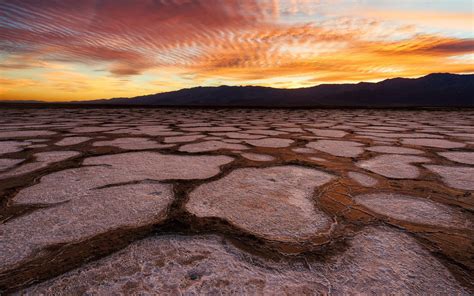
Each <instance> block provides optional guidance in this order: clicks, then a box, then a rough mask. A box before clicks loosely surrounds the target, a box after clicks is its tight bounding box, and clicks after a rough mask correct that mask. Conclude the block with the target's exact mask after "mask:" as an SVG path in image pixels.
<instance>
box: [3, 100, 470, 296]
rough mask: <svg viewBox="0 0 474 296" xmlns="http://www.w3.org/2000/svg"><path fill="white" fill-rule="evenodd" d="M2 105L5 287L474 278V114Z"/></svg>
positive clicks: (277, 286) (322, 284) (375, 288)
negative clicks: (16, 107)
mask: <svg viewBox="0 0 474 296" xmlns="http://www.w3.org/2000/svg"><path fill="white" fill-rule="evenodd" d="M1 112H2V116H1V117H0V127H1V128H0V201H1V203H0V223H1V224H0V294H3V293H6V294H8V293H18V294H22V295H24V294H27V295H38V294H46V295H49V294H56V295H58V294H67V295H75V294H79V295H82V294H93V295H104V294H107V295H108V294H137V295H138V294H140V295H142V294H193V293H194V294H219V293H220V294H268V295H275V294H295V295H300V294H304V295H307V294H336V295H343V294H425V295H433V294H437V295H440V294H455V295H472V294H473V293H474V285H473V283H474V276H473V274H474V273H473V271H474V260H473V258H474V214H473V211H474V191H473V190H474V164H473V161H472V155H473V154H474V142H472V135H473V134H474V111H470V110H468V111H441V110H440V111H435V110H433V111H399V110H397V111H394V110H287V109H275V110H271V109H268V110H265V109H262V110H259V109H145V108H144V109H138V108H136V109H135V108H132V109H120V108H119V109H112V108H107V109H106V108H97V109H80V108H71V109H59V108H58V109H14V108H12V109H3V110H2V111H1Z"/></svg>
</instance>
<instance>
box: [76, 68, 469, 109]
mask: <svg viewBox="0 0 474 296" xmlns="http://www.w3.org/2000/svg"><path fill="white" fill-rule="evenodd" d="M80 103H86V104H113V105H153V106H202V107H211V106H212V107H474V75H472V74H471V75H457V74H430V75H427V76H424V77H421V78H416V79H408V78H394V79H388V80H384V81H381V82H378V83H367V82H361V83H357V84H323V85H318V86H314V87H309V88H299V89H278V88H270V87H260V86H219V87H195V88H189V89H182V90H178V91H172V92H166V93H158V94H153V95H146V96H139V97H134V98H114V99H107V100H95V101H87V102H80Z"/></svg>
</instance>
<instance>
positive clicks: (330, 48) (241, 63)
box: [0, 0, 474, 101]
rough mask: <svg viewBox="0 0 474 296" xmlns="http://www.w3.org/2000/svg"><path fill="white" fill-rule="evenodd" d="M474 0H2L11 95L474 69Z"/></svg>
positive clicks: (283, 84)
mask: <svg viewBox="0 0 474 296" xmlns="http://www.w3.org/2000/svg"><path fill="white" fill-rule="evenodd" d="M473 3H474V1H472V0H431V1H428V0H394V1H387V0H377V1H376V0H328V1H323V0H241V1H237V0H80V1H78V0H0V100H45V101H68V100H91V99H99V98H111V97H133V96H138V95H144V94H152V93H158V92H166V91H173V90H178V89H181V88H189V87H195V86H219V85H261V86H271V87H278V88H298V87H308V86H313V85H318V84H323V83H356V82H360V81H380V80H383V79H387V78H393V77H420V76H423V75H426V74H429V73H436V72H450V73H474V12H473Z"/></svg>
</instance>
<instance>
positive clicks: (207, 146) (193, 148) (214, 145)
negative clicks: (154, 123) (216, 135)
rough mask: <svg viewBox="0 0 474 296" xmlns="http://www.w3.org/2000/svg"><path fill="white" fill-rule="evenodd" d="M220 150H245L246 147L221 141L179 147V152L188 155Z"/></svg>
mask: <svg viewBox="0 0 474 296" xmlns="http://www.w3.org/2000/svg"><path fill="white" fill-rule="evenodd" d="M221 149H226V150H245V149H248V147H246V146H244V145H241V144H231V143H226V142H222V141H214V140H212V141H204V142H199V143H193V144H186V145H183V146H181V147H179V151H182V152H190V153H195V152H207V151H215V150H221Z"/></svg>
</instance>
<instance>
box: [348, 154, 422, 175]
mask: <svg viewBox="0 0 474 296" xmlns="http://www.w3.org/2000/svg"><path fill="white" fill-rule="evenodd" d="M423 162H430V159H428V158H426V157H420V156H411V155H397V154H383V155H378V156H376V157H374V158H371V159H369V160H362V161H359V162H357V163H356V165H357V166H358V167H361V168H363V169H366V170H368V171H371V172H373V173H376V174H379V175H382V176H385V177H387V178H394V179H415V178H417V177H418V175H419V174H420V170H419V169H418V168H417V167H416V166H414V165H413V163H423Z"/></svg>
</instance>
